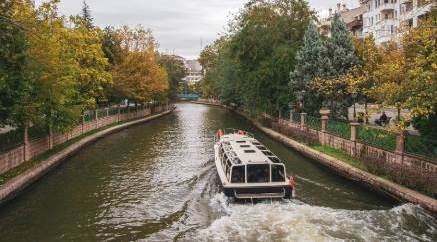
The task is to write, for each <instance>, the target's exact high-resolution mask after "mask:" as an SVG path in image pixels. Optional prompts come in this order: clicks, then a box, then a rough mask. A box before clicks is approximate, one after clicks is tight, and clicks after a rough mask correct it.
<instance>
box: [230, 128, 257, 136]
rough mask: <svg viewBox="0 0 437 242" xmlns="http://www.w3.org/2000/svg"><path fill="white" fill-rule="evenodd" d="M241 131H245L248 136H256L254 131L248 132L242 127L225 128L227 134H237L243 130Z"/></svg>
mask: <svg viewBox="0 0 437 242" xmlns="http://www.w3.org/2000/svg"><path fill="white" fill-rule="evenodd" d="M241 131H243V132H244V134H245V135H247V136H249V137H251V138H254V137H255V136H254V135H253V134H252V133H250V132H247V131H244V130H241V129H234V128H226V129H225V130H224V133H225V134H237V133H238V132H241Z"/></svg>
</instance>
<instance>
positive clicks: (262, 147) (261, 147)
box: [256, 145, 267, 150]
mask: <svg viewBox="0 0 437 242" xmlns="http://www.w3.org/2000/svg"><path fill="white" fill-rule="evenodd" d="M256 147H258V149H260V150H267V148H266V147H264V146H262V145H257V146H256Z"/></svg>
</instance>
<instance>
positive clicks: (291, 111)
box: [290, 109, 293, 123]
mask: <svg viewBox="0 0 437 242" xmlns="http://www.w3.org/2000/svg"><path fill="white" fill-rule="evenodd" d="M290 123H293V109H291V110H290Z"/></svg>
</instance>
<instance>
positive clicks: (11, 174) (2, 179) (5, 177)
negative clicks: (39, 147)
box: [0, 121, 127, 186]
mask: <svg viewBox="0 0 437 242" xmlns="http://www.w3.org/2000/svg"><path fill="white" fill-rule="evenodd" d="M126 122H127V121H123V122H119V123H113V124H109V125H107V126H104V127H100V128H98V129H94V130H91V131H89V132H87V133H85V134H82V135H79V136H77V137H76V138H73V139H71V140H69V141H67V142H65V143H62V144H59V145H56V146H55V147H53V149H51V150H48V151H46V152H44V153H42V154H40V155H38V156H36V157H35V158H33V159H31V160H29V161H26V162H24V163H22V164H21V165H19V166H17V167H15V168H13V169H11V170H9V171H7V172H6V173H4V174H2V175H0V186H2V185H4V184H5V183H7V182H8V181H10V180H11V179H13V178H15V177H17V176H18V175H20V174H23V173H24V172H26V171H27V170H29V169H30V168H32V167H34V166H36V165H38V164H40V163H41V162H42V161H45V160H47V159H48V158H50V157H51V156H52V155H54V154H56V153H58V152H60V151H61V150H63V149H65V148H67V147H69V146H70V145H72V144H74V143H76V142H77V141H79V140H81V139H83V138H85V137H87V136H90V135H93V134H95V133H98V132H100V131H103V130H106V129H109V128H112V127H114V126H117V125H120V124H123V123H126Z"/></svg>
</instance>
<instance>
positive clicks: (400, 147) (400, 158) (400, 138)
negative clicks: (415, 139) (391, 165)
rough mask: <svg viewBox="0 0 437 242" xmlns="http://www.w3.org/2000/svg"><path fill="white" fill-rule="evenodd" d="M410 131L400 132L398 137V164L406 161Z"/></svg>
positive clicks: (396, 152) (396, 151)
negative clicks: (406, 144)
mask: <svg viewBox="0 0 437 242" xmlns="http://www.w3.org/2000/svg"><path fill="white" fill-rule="evenodd" d="M407 135H408V131H406V130H400V131H399V132H398V134H397V135H396V150H395V154H396V162H397V163H399V164H401V163H403V161H404V153H405V140H406V138H407Z"/></svg>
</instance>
